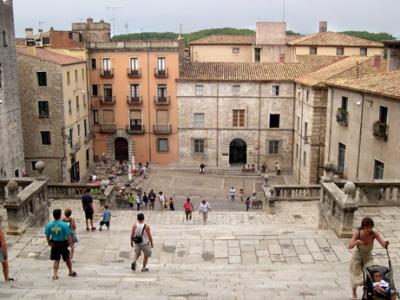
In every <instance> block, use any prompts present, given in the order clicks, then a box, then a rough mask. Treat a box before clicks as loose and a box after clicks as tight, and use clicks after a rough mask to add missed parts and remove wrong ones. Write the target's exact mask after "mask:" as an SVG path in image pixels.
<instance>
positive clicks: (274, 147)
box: [268, 141, 279, 155]
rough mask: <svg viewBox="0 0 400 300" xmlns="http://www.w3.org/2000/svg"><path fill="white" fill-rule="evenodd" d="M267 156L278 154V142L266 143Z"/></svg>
mask: <svg viewBox="0 0 400 300" xmlns="http://www.w3.org/2000/svg"><path fill="white" fill-rule="evenodd" d="M268 154H270V155H274V154H275V155H276V154H279V141H269V142H268Z"/></svg>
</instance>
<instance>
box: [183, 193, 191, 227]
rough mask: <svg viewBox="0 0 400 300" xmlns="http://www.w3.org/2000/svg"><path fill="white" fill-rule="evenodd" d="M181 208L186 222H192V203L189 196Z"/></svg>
mask: <svg viewBox="0 0 400 300" xmlns="http://www.w3.org/2000/svg"><path fill="white" fill-rule="evenodd" d="M183 209H184V210H185V215H186V224H192V213H193V203H192V201H190V198H187V199H186V201H185V202H184V203H183Z"/></svg>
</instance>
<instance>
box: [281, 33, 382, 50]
mask: <svg viewBox="0 0 400 300" xmlns="http://www.w3.org/2000/svg"><path fill="white" fill-rule="evenodd" d="M288 45H292V46H332V47H334V46H340V47H345V46H348V47H378V48H383V44H382V43H378V42H373V41H370V40H366V39H362V38H358V37H355V36H351V35H348V34H344V33H339V32H331V31H327V32H321V33H316V34H311V35H307V36H303V37H301V38H298V39H295V40H293V41H290V42H288Z"/></svg>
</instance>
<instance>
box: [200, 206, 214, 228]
mask: <svg viewBox="0 0 400 300" xmlns="http://www.w3.org/2000/svg"><path fill="white" fill-rule="evenodd" d="M210 211H211V207H210V204H209V203H208V202H207V201H206V200H202V201H201V203H200V205H199V214H201V215H202V216H203V224H204V225H206V223H207V219H208V213H209V212H210Z"/></svg>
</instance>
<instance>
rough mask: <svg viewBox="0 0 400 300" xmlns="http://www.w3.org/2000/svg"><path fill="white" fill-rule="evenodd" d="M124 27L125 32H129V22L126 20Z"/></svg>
mask: <svg viewBox="0 0 400 300" xmlns="http://www.w3.org/2000/svg"><path fill="white" fill-rule="evenodd" d="M124 27H125V29H126V34H129V23H128V22H126V23H125V26H124Z"/></svg>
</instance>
